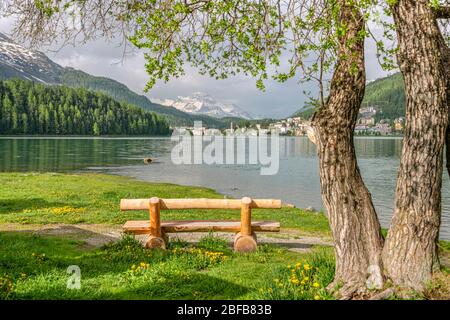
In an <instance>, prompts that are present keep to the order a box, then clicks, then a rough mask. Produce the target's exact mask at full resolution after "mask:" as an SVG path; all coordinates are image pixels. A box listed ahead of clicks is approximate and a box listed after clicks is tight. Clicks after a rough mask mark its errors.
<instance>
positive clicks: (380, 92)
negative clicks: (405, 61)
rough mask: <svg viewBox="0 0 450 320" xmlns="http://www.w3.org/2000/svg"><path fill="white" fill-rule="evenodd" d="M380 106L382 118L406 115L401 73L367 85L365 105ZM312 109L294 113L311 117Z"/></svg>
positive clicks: (380, 116)
mask: <svg viewBox="0 0 450 320" xmlns="http://www.w3.org/2000/svg"><path fill="white" fill-rule="evenodd" d="M367 105H370V106H379V107H380V108H381V110H382V113H379V114H377V115H376V118H377V121H378V120H380V119H391V120H393V119H395V118H398V117H404V116H405V89H404V84H403V78H402V75H401V74H400V73H396V74H394V75H392V76H389V77H385V78H380V79H377V80H375V81H373V82H371V83H369V84H368V85H367V86H366V93H365V96H364V101H363V106H367ZM312 114H313V110H312V109H302V110H299V111H298V112H296V113H295V114H294V116H301V117H304V118H307V119H309V118H310V117H311V116H312Z"/></svg>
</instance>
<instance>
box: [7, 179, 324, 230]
mask: <svg viewBox="0 0 450 320" xmlns="http://www.w3.org/2000/svg"><path fill="white" fill-rule="evenodd" d="M150 197H160V198H223V195H221V194H218V193H217V192H215V191H214V190H211V189H207V188H199V187H187V186H179V185H173V184H161V183H146V182H139V181H136V180H133V179H129V178H125V177H117V176H110V175H103V174H52V173H45V174H39V173H0V223H22V224H49V223H69V224H77V223H104V224H123V223H125V221H127V220H139V219H148V212H145V211H128V212H121V211H120V210H119V203H120V199H122V198H150ZM252 213H253V214H252V216H253V218H254V219H255V220H257V219H259V220H261V219H262V220H277V221H280V222H281V227H282V228H296V229H299V230H300V231H302V232H304V233H313V234H314V235H319V234H320V235H329V234H330V233H329V228H328V221H327V219H326V217H325V215H324V214H322V213H310V212H305V211H302V210H300V209H296V208H283V209H281V210H264V209H261V210H254V211H253V212H252ZM161 218H162V219H163V220H170V219H179V220H189V219H205V220H207V219H223V220H236V219H239V210H231V211H230V210H177V211H163V212H162V216H161Z"/></svg>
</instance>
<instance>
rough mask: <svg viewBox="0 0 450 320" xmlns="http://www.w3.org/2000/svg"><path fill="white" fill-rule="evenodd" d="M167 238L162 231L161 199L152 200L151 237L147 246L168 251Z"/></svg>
mask: <svg viewBox="0 0 450 320" xmlns="http://www.w3.org/2000/svg"><path fill="white" fill-rule="evenodd" d="M166 244H167V236H166V235H165V234H163V232H162V230H161V207H160V200H159V198H151V199H150V236H149V237H148V239H147V243H146V244H145V247H146V248H149V249H156V248H159V249H166Z"/></svg>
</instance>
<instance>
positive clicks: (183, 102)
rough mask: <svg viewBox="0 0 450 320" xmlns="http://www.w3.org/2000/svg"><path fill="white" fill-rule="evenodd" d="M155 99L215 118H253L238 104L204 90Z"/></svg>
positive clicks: (180, 108) (179, 108)
mask: <svg viewBox="0 0 450 320" xmlns="http://www.w3.org/2000/svg"><path fill="white" fill-rule="evenodd" d="M155 100H157V99H154V100H153V101H154V102H158V103H160V104H162V105H165V106H168V107H174V108H177V109H178V110H180V111H183V112H188V113H192V114H202V115H208V116H211V117H215V118H224V117H239V118H244V119H252V117H251V116H250V115H249V114H248V113H247V112H245V111H244V110H242V109H240V108H239V107H238V106H237V105H235V104H233V103H225V102H219V101H217V100H216V99H214V98H213V97H211V96H210V95H209V94H207V93H204V92H194V93H193V94H192V95H191V96H178V97H177V98H176V99H164V100H157V101H155Z"/></svg>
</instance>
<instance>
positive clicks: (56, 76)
mask: <svg viewBox="0 0 450 320" xmlns="http://www.w3.org/2000/svg"><path fill="white" fill-rule="evenodd" d="M11 78H21V79H25V80H30V81H34V82H39V83H42V84H46V85H66V86H69V87H73V88H85V89H89V90H94V91H99V92H102V93H104V94H107V95H109V96H111V97H112V98H114V99H115V100H117V101H119V102H127V103H130V104H134V105H136V106H138V107H141V108H143V109H145V110H148V111H153V112H155V113H157V114H159V115H163V116H165V117H166V118H167V120H168V121H169V123H170V124H171V125H172V126H179V125H193V123H194V121H197V120H198V121H202V122H203V123H204V124H205V125H207V126H211V127H216V128H224V127H228V126H229V123H230V119H224V120H221V119H217V118H213V117H208V116H206V115H201V114H198V115H194V114H189V113H185V112H182V111H180V110H178V109H176V108H173V107H166V106H162V105H159V104H157V103H153V102H152V101H151V100H150V99H148V98H147V97H146V96H144V95H139V94H138V93H136V92H133V91H132V90H130V89H129V88H128V87H127V86H126V85H125V84H123V83H120V82H119V81H116V80H114V79H111V78H108V77H98V76H93V75H90V74H89V73H87V72H84V71H81V70H77V69H74V68H71V67H63V66H61V65H59V64H57V63H56V62H54V61H52V60H51V59H50V58H48V57H47V56H46V55H45V54H44V53H42V52H40V51H34V50H29V49H26V48H24V47H23V46H21V45H19V44H17V43H15V42H14V41H13V40H12V39H11V38H9V37H7V36H6V35H5V34H3V33H1V32H0V80H8V79H11Z"/></svg>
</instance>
